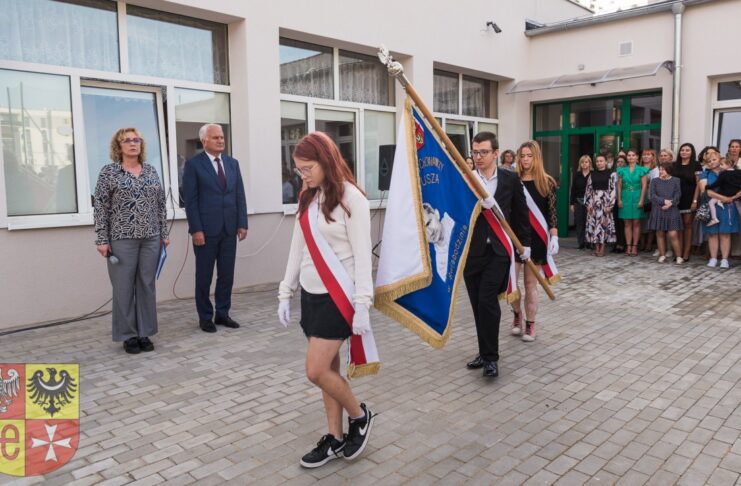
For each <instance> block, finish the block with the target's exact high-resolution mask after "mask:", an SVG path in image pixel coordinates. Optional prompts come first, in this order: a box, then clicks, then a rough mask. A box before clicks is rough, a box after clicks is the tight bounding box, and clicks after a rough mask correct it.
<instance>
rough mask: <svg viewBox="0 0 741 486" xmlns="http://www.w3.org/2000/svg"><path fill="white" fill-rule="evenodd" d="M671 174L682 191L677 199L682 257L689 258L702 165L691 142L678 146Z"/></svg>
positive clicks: (685, 259)
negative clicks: (680, 221) (677, 181)
mask: <svg viewBox="0 0 741 486" xmlns="http://www.w3.org/2000/svg"><path fill="white" fill-rule="evenodd" d="M672 172H673V176H674V177H677V178H678V179H679V187H680V190H681V192H682V194H681V197H680V199H679V214H681V215H682V225H683V227H684V231H682V232H680V233H681V236H680V240H681V241H680V242H681V243H682V255H680V256H681V257H682V259H683V260H684V261H687V260H689V258H690V246H691V244H692V221H693V220H694V219H695V215H694V211H695V210H697V198H698V197H699V195H700V194H699V189H698V186H697V183H698V181H699V174H700V172H702V166H701V165H700V163H699V162H698V161H697V154H696V152H695V146H694V145H692V144H691V143H683V144H682V145H681V146H680V147H679V155H678V156H677V160H676V161H675V162H674V170H673V171H672Z"/></svg>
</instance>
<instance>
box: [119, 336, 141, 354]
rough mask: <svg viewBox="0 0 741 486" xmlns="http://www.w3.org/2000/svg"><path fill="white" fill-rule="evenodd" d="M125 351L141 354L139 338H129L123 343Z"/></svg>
mask: <svg viewBox="0 0 741 486" xmlns="http://www.w3.org/2000/svg"><path fill="white" fill-rule="evenodd" d="M123 347H124V351H126V352H127V353H129V354H139V352H140V351H141V348H140V347H139V338H135V337H133V338H129V339H127V340H126V341H124V344H123Z"/></svg>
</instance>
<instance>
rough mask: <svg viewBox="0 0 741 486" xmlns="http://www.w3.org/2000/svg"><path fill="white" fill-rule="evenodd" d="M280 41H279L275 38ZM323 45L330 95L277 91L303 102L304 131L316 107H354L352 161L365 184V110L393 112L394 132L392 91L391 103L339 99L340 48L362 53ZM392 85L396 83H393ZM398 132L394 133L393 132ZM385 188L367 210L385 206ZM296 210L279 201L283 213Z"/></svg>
mask: <svg viewBox="0 0 741 486" xmlns="http://www.w3.org/2000/svg"><path fill="white" fill-rule="evenodd" d="M280 39H281V40H282V39H287V40H291V41H294V42H306V43H307V44H314V45H322V44H317V42H314V41H306V40H302V39H301V38H297V37H291V36H286V35H281V36H280ZM279 42H280V41H279ZM323 47H327V48H331V49H332V56H333V57H332V66H333V67H332V76H333V83H334V87H333V98H331V99H330V98H313V97H311V96H302V95H293V94H286V93H282V92H281V93H280V101H292V102H294V103H303V104H305V105H306V127H307V132H308V133H311V132H313V131H314V130H316V109H317V108H319V109H325V110H338V111H354V112H355V113H356V116H357V118H356V144H357V145H356V151H357V154H356V163H355V172H356V173H355V177H356V181H357V183H358V185H359V186H360V187H361V188H365V182H366V181H365V166H366V163H367V161H366V160H365V111H366V110H368V111H380V112H386V113H394V115H395V122H396V123H395V126H394V132H396V130H397V128H398V127H397V126H396V125H398V120H399V115H398V111H399V110H398V108H397V106H396V96H395V95H394V93H392V94H391V95H390V97H391V98H392V99H393V100H394V104H391V105H376V104H372V103H360V102H357V101H344V100H342V99H340V50H342V51H345V52H349V53H354V54H364V53H362V52H357V51H353V50H352V49H347V48H342V49H340V47H338V46H327V45H323ZM394 89H396V87H395V86H394ZM395 136H398V133H395ZM387 192H388V191H382V193H381V194H382V196H381V199H371V200H369V202H370V206H371V210H376V209H380V208H385V207H386V200H387V196H386V194H385V193H387ZM297 211H298V204H297V203H293V204H283V214H285V215H293V214H296V212H297Z"/></svg>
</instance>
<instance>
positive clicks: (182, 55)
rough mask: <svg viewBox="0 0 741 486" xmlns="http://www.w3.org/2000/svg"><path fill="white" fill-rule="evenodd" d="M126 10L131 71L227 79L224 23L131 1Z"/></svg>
mask: <svg viewBox="0 0 741 486" xmlns="http://www.w3.org/2000/svg"><path fill="white" fill-rule="evenodd" d="M126 12H127V16H126V21H127V29H128V39H127V42H128V49H129V70H130V71H131V72H132V73H134V74H146V75H149V76H157V77H161V78H173V79H183V80H188V81H198V82H201V83H209V84H228V83H229V74H228V73H229V69H228V64H227V57H228V56H227V27H226V25H224V24H218V23H215V22H208V21H206V20H200V19H194V18H191V17H184V16H182V15H174V14H170V13H165V12H158V11H156V10H150V9H147V8H142V7H136V6H133V5H127V6H126Z"/></svg>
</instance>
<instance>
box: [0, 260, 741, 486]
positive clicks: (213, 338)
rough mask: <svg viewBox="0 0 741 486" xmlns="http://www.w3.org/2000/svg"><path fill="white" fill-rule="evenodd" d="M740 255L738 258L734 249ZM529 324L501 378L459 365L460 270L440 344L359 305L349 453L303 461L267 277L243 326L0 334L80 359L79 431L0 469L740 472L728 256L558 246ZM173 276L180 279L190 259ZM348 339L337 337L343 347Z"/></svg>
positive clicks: (361, 480)
mask: <svg viewBox="0 0 741 486" xmlns="http://www.w3.org/2000/svg"><path fill="white" fill-rule="evenodd" d="M736 263H737V264H738V262H736ZM558 264H559V268H560V270H561V273H562V275H563V277H564V279H563V282H562V283H560V284H558V285H557V286H556V287H555V292H556V295H557V300H556V301H555V302H550V301H547V299H546V297H545V296H544V294H543V293H542V292H541V313H540V315H539V317H538V319H537V322H538V325H539V327H538V338H537V341H536V342H534V343H523V342H522V341H520V340H519V339H516V338H514V337H511V336H509V335H508V332H507V322H509V315H508V314H507V313H506V312H505V321H506V322H505V323H504V325H503V329H502V332H501V336H502V339H501V360H500V373H501V374H500V376H499V378H497V379H496V380H493V381H485V380H484V379H483V378H482V376H481V374H480V371H469V370H467V369H465V363H466V361H467V360H468V359H470V358H471V357H473V356H474V355H475V354H476V336H475V331H474V327H473V324H472V320H471V319H472V317H471V311H470V307H469V305H468V301H467V296H466V293H465V289H464V288H463V287H461V289H460V292H459V296H458V301H457V311H456V319H455V323H454V328H453V331H452V336H451V338H450V341H449V343H448V344H447V345H446V346H445V347H444V348H443V349H441V350H433V349H431V348H430V347H428V346H427V345H425V344H423V343H422V341H421V340H420V339H418V338H417V337H416V336H415V335H413V334H412V333H411V332H409V331H407V330H406V329H404V328H402V327H401V326H400V325H398V324H397V323H395V322H392V321H391V320H390V319H387V318H385V317H384V316H382V315H381V314H379V313H378V312H376V311H373V314H372V318H373V323H374V330H375V333H376V339H377V342H378V346H379V349H380V353H381V359H382V363H383V364H382V369H381V373H380V375H378V376H376V377H371V378H361V379H357V380H354V381H353V382H352V385H353V388H354V390H355V392H356V394H357V395H358V397H360V398H361V399H362V400H364V401H367V402H368V403H369V404H370V406H371V407H372V408H373V409H374V410H375V411H376V412H379V413H380V415H379V416H378V420H377V422H376V425H375V427H374V430H373V434H372V437H371V440H370V443H369V445H368V448H367V449H366V451H365V453H364V454H363V456H361V458H359V459H358V460H357V461H355V462H353V463H348V462H345V461H332V462H330V463H329V464H327V465H326V466H324V467H322V468H318V469H315V470H310V471H307V470H303V469H301V468H300V467H299V465H298V459H299V458H300V457H301V455H303V454H304V453H305V452H307V451H308V450H309V449H311V448H312V447H313V446H314V444H315V442H316V440H317V439H318V438H319V437H320V435H322V434H323V433H325V422H324V415H323V409H322V403H321V395H320V393H319V391H318V390H317V389H316V388H314V387H313V386H312V385H311V384H310V383H309V382H308V380H307V379H306V378H305V376H304V350H305V340H304V338H303V335H302V333H301V331H300V329H299V326H298V324H297V316H296V315H295V314H297V313H298V302H297V301H296V302H294V318H293V323H292V325H291V326H290V327H289V328H288V329H284V328H283V326H281V325H280V324H279V323H278V321H277V318H276V298H275V295H276V292H275V291H274V290H272V289H271V290H269V291H263V292H250V293H242V294H238V295H235V296H234V308H233V310H232V316H233V317H234V318H235V319H236V320H237V321H239V322H241V323H242V328H241V329H238V330H225V329H224V328H223V327H219V332H218V333H216V334H214V335H212V334H206V333H203V332H201V331H200V330H198V328H197V323H196V320H195V306H194V303H193V301H192V300H183V301H171V302H166V303H163V304H161V305H160V308H159V317H160V333H159V334H158V335H157V336H156V337H155V339H154V342H155V345H156V346H157V349H156V351H155V352H154V353H148V354H140V355H136V356H131V355H126V354H124V353H123V350H122V349H121V348H120V346H119V345H118V344H114V343H112V342H111V340H110V317H107V316H106V317H100V318H96V319H91V320H87V321H83V322H77V323H73V324H66V325H63V326H58V327H51V328H46V329H37V330H30V331H24V332H20V333H16V334H11V335H7V336H2V337H0V362H79V363H80V365H81V373H82V380H81V381H82V384H81V391H82V401H81V413H82V420H81V422H82V425H81V437H80V448H79V450H78V452H77V454H76V455H75V456H74V457H73V459H72V461H71V462H70V463H69V464H67V465H66V466H64V467H62V468H61V469H59V470H57V471H55V472H54V473H51V474H48V475H47V476H46V477H31V478H24V479H18V480H13V478H11V477H10V476H3V475H0V483H2V484H6V483H7V484H36V483H39V484H40V483H43V484H45V485H50V486H53V485H67V484H79V485H84V484H106V485H119V484H129V483H131V484H137V485H144V484H159V483H162V484H179V485H182V484H265V485H275V484H295V485H299V484H310V483H315V482H319V481H321V482H322V484H323V485H332V484H346V483H350V482H352V484H354V485H355V484H358V485H362V484H373V485H386V484H420V485H429V484H445V485H447V484H466V485H469V484H502V485H505V484H526V485H531V484H532V485H535V484H558V485H580V484H599V485H605V484H626V485H638V484H652V485H665V484H683V485H693V486H694V485H699V484H718V485H733V484H737V485H738V484H741V479H739V478H740V476H741V383H740V381H741V364H740V363H739V360H740V359H741V317H740V316H741V265H740V266H739V267H738V268H732V269H731V270H728V271H720V270H718V269H714V270H713V269H708V268H705V267H704V266H703V263H702V262H700V261H697V260H694V261H692V262H690V263H689V264H687V265H683V266H676V265H671V264H664V265H660V264H657V263H655V262H654V259H652V258H650V257H648V256H641V257H639V258H629V257H626V256H624V255H619V256H608V257H606V258H601V259H595V258H591V257H588V256H586V254H585V253H584V252H578V251H576V250H565V251H562V253H561V254H560V255H559V257H558ZM186 278H189V277H188V276H186ZM343 356H344V350H343Z"/></svg>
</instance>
